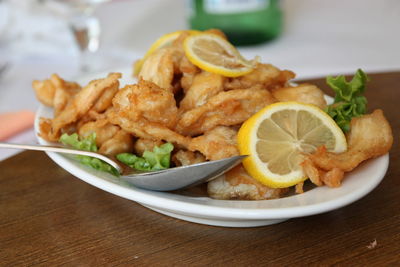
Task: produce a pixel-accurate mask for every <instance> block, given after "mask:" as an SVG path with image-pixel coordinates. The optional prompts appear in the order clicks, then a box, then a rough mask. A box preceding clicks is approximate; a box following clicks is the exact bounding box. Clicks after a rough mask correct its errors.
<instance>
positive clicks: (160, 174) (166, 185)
mask: <svg viewBox="0 0 400 267" xmlns="http://www.w3.org/2000/svg"><path fill="white" fill-rule="evenodd" d="M0 148H14V149H26V150H37V151H47V152H56V153H64V154H74V155H84V156H90V157H95V158H98V159H100V160H102V161H104V162H106V163H108V164H110V165H111V166H112V167H114V168H115V169H116V170H117V171H118V172H119V173H120V174H123V175H121V176H120V178H121V179H123V180H124V181H126V182H128V183H129V184H132V185H134V186H136V187H140V188H143V189H148V190H155V191H172V190H178V189H182V188H187V187H190V186H194V185H197V184H201V183H204V182H207V181H210V180H212V179H214V178H216V177H218V176H220V175H222V174H224V173H225V172H227V171H229V170H230V169H232V168H233V167H235V166H236V165H238V164H239V163H240V162H241V161H242V159H243V158H245V157H247V156H243V155H242V156H234V157H230V158H225V159H221V160H214V161H206V162H201V163H197V164H192V165H187V166H181V167H175V168H169V169H164V170H158V171H148V172H143V171H137V170H134V169H130V170H129V172H127V171H126V169H127V166H122V163H119V162H117V161H116V160H112V159H110V158H108V157H106V156H104V155H101V154H99V153H96V152H89V151H83V150H77V149H72V148H66V147H58V146H45V145H26V144H11V143H3V142H0ZM126 173H128V174H126Z"/></svg>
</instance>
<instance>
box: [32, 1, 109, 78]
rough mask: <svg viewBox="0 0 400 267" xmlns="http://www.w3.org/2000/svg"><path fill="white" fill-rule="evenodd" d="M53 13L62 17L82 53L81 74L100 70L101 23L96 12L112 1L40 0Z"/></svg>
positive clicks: (80, 59)
mask: <svg viewBox="0 0 400 267" xmlns="http://www.w3.org/2000/svg"><path fill="white" fill-rule="evenodd" d="M38 1H39V2H41V3H42V4H44V5H46V6H47V7H48V8H50V9H51V10H52V11H53V12H57V13H58V14H59V15H62V16H63V17H64V18H65V19H66V20H67V21H68V25H69V28H70V30H71V32H72V34H73V35H74V39H75V41H76V44H77V46H78V49H79V51H80V55H79V61H80V63H79V65H80V71H81V72H92V71H94V70H96V69H98V68H99V58H97V57H96V52H97V51H98V49H99V46H100V34H101V28H100V22H99V20H98V18H97V17H96V16H95V14H94V11H95V10H96V8H97V7H98V5H100V4H103V3H105V2H109V1H111V0H38Z"/></svg>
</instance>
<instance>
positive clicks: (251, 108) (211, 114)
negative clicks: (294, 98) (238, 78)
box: [176, 86, 275, 136]
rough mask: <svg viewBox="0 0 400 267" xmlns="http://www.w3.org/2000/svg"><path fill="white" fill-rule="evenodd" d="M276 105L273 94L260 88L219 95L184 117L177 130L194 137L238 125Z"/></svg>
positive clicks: (231, 91) (237, 90)
mask: <svg viewBox="0 0 400 267" xmlns="http://www.w3.org/2000/svg"><path fill="white" fill-rule="evenodd" d="M274 102H275V99H274V98H273V97H272V95H271V93H270V92H269V91H268V90H265V89H261V88H260V87H259V86H255V87H252V88H248V89H235V90H229V91H224V92H220V93H218V94H217V95H214V96H212V97H210V98H209V100H208V101H207V102H206V103H205V104H203V105H201V106H199V107H197V108H193V109H191V110H189V111H187V112H185V113H183V114H182V116H181V118H180V120H179V121H178V124H177V126H176V130H177V131H178V132H179V133H181V134H183V135H190V136H194V135H198V134H202V133H204V132H206V131H208V130H211V129H213V128H214V127H216V126H218V125H221V126H232V125H238V124H241V123H243V122H244V121H245V120H247V119H248V118H250V116H251V115H253V114H254V113H256V112H257V111H258V110H260V109H261V108H263V107H265V106H266V105H269V104H272V103H274Z"/></svg>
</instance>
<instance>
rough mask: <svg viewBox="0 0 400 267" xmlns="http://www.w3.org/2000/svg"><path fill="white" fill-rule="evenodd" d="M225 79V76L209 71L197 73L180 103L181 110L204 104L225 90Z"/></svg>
mask: <svg viewBox="0 0 400 267" xmlns="http://www.w3.org/2000/svg"><path fill="white" fill-rule="evenodd" d="M224 80H225V78H224V77H223V76H221V75H219V74H214V73H210V72H207V71H202V72H200V73H198V74H196V75H195V76H194V77H193V81H192V82H191V85H190V87H189V88H188V89H187V90H186V92H185V96H184V97H183V99H182V100H181V102H180V103H179V111H180V112H184V111H187V110H190V109H193V108H197V107H199V106H202V105H204V104H205V103H206V102H207V100H208V99H209V98H210V97H212V96H214V95H216V94H218V93H219V92H221V91H223V89H224V87H223V86H224Z"/></svg>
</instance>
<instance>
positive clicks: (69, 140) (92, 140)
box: [59, 133, 119, 176]
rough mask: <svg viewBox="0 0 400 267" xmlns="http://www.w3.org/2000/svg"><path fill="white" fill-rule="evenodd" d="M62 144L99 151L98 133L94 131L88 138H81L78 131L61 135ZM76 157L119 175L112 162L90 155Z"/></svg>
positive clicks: (91, 165)
mask: <svg viewBox="0 0 400 267" xmlns="http://www.w3.org/2000/svg"><path fill="white" fill-rule="evenodd" d="M59 141H60V142H61V143H62V144H64V145H66V146H70V147H72V148H75V149H79V150H85V151H91V152H97V145H96V134H95V133H92V134H91V135H89V136H88V137H86V138H79V136H78V134H77V133H73V134H71V135H68V134H66V133H64V134H63V135H61V137H60V140H59ZM75 158H76V159H77V160H78V161H79V162H80V163H82V164H84V165H86V166H89V167H91V168H93V169H96V170H99V171H104V172H108V173H111V174H112V175H115V176H119V173H118V171H117V170H116V169H115V168H114V167H112V166H111V165H110V164H108V163H106V162H104V161H102V160H100V159H98V158H93V157H90V156H83V155H76V156H75Z"/></svg>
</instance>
